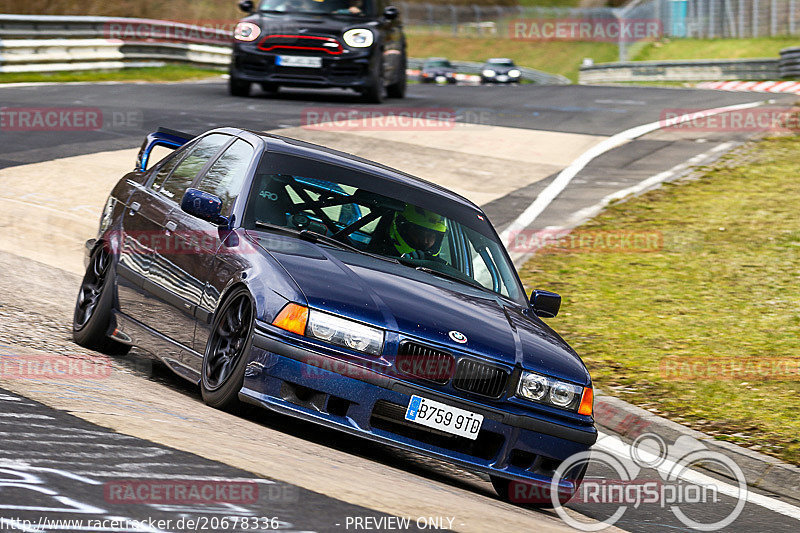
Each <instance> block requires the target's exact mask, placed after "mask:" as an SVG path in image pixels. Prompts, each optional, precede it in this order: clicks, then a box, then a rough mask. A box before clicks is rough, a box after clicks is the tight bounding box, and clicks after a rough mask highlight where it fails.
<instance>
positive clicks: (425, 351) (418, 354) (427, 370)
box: [395, 342, 455, 385]
mask: <svg viewBox="0 0 800 533" xmlns="http://www.w3.org/2000/svg"><path fill="white" fill-rule="evenodd" d="M395 367H396V368H397V372H398V373H399V374H401V375H404V376H409V377H412V378H417V379H424V380H427V381H433V382H434V383H439V384H440V385H444V384H445V383H447V382H448V381H450V378H451V377H453V369H454V367H455V359H454V358H453V356H452V355H451V354H450V353H448V352H445V351H442V350H437V349H435V348H431V347H429V346H424V345H422V344H417V343H416V342H404V343H402V344H401V345H400V349H399V350H398V353H397V359H396V362H395Z"/></svg>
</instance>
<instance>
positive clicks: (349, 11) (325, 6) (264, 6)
mask: <svg viewBox="0 0 800 533" xmlns="http://www.w3.org/2000/svg"><path fill="white" fill-rule="evenodd" d="M259 10H261V11H273V12H278V13H316V14H320V15H350V16H364V15H371V14H372V0H262V2H261V4H259Z"/></svg>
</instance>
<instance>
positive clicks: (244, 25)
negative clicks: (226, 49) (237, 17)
mask: <svg viewBox="0 0 800 533" xmlns="http://www.w3.org/2000/svg"><path fill="white" fill-rule="evenodd" d="M259 35H261V28H259V27H258V24H253V23H252V22H240V23H239V24H237V25H236V29H235V30H233V38H234V39H236V40H237V41H244V42H250V41H255V40H256V39H258V36H259Z"/></svg>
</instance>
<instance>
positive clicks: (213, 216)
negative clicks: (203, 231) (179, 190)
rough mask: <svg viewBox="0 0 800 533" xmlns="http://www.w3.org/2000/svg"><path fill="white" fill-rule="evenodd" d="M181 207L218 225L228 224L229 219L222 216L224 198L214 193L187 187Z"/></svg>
mask: <svg viewBox="0 0 800 533" xmlns="http://www.w3.org/2000/svg"><path fill="white" fill-rule="evenodd" d="M181 209H183V210H184V211H185V212H187V213H189V214H190V215H192V216H195V217H197V218H200V219H203V220H205V221H208V222H211V223H212V224H216V225H217V226H227V225H228V219H227V218H226V217H224V216H222V200H220V199H219V197H217V196H214V195H213V194H210V193H207V192H203V191H200V190H197V189H186V193H184V195H183V199H182V200H181Z"/></svg>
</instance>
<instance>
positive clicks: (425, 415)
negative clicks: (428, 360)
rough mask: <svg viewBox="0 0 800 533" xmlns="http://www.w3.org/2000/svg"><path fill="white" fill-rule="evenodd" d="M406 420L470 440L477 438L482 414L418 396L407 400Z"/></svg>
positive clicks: (481, 423)
mask: <svg viewBox="0 0 800 533" xmlns="http://www.w3.org/2000/svg"><path fill="white" fill-rule="evenodd" d="M406 420H409V421H411V422H414V423H417V424H421V425H423V426H428V427H429V428H433V429H438V430H439V431H444V432H445V433H450V434H452V435H458V436H459V437H466V438H468V439H471V440H475V439H477V438H478V432H480V430H481V426H482V425H483V415H479V414H478V413H473V412H471V411H466V410H464V409H459V408H458V407H453V406H451V405H447V404H444V403H440V402H435V401H433V400H429V399H427V398H422V397H420V396H412V397H411V401H410V402H408V409H407V410H406Z"/></svg>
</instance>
